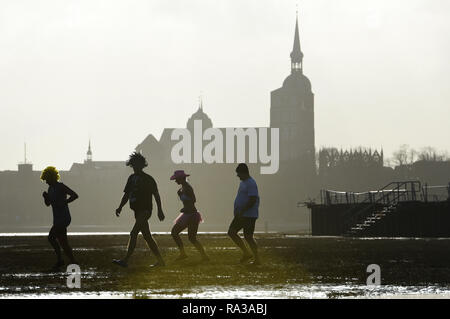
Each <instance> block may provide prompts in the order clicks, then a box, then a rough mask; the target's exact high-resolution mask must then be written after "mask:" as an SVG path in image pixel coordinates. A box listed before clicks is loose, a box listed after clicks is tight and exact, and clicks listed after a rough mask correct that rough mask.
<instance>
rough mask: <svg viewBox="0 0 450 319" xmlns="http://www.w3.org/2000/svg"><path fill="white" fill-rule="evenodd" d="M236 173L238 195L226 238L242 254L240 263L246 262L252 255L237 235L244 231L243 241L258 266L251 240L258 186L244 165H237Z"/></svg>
mask: <svg viewBox="0 0 450 319" xmlns="http://www.w3.org/2000/svg"><path fill="white" fill-rule="evenodd" d="M236 173H237V176H238V177H239V179H240V180H241V183H240V184H239V189H238V193H237V195H236V199H235V200H234V219H233V221H232V222H231V224H230V227H229V229H228V236H230V238H231V239H232V240H233V241H234V243H235V244H236V245H237V246H238V247H239V248H240V249H241V250H242V252H243V253H244V255H243V256H242V258H241V260H240V261H241V263H244V262H247V261H248V260H249V259H251V258H252V255H251V254H250V252H249V251H248V249H247V247H246V246H245V243H244V241H243V240H242V239H241V237H239V235H238V232H239V231H240V230H241V229H244V238H245V241H246V242H247V243H248V245H249V246H250V249H251V250H252V252H253V257H254V262H253V264H255V265H259V264H260V263H261V261H260V259H259V255H258V249H257V246H256V242H255V240H254V238H253V233H254V231H255V222H256V219H257V218H258V208H259V195H258V186H257V185H256V182H255V180H254V179H253V178H252V177H251V176H250V173H249V170H248V166H247V165H246V164H244V163H241V164H239V165H238V166H237V168H236Z"/></svg>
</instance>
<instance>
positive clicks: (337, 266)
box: [0, 234, 450, 298]
mask: <svg viewBox="0 0 450 319" xmlns="http://www.w3.org/2000/svg"><path fill="white" fill-rule="evenodd" d="M154 237H155V239H156V241H157V242H158V244H159V245H160V247H161V250H162V253H163V256H164V258H165V260H166V262H167V266H166V267H164V268H158V269H151V268H150V267H149V265H150V264H152V263H154V262H155V258H154V257H153V256H152V254H151V253H150V251H149V250H148V249H147V247H146V244H145V241H144V240H143V238H142V237H140V238H139V240H138V246H137V249H136V252H135V255H134V256H133V258H132V260H131V261H130V264H129V267H128V268H120V267H118V266H116V265H114V264H112V262H111V261H112V259H113V258H120V257H122V256H123V255H124V254H125V251H126V244H127V240H128V237H127V236H126V235H111V234H110V235H76V236H75V235H72V236H71V235H70V234H69V241H70V243H71V245H72V247H73V248H74V254H75V255H76V258H77V259H78V260H79V262H80V267H81V272H82V275H81V288H80V289H70V288H67V286H66V278H67V274H66V273H63V272H61V273H52V272H48V271H46V270H47V269H49V268H50V267H51V266H52V265H53V263H54V261H55V257H54V253H53V251H52V249H51V247H50V245H49V244H48V242H47V239H46V237H45V236H1V237H0V297H3V298H5V297H6V298H10V297H13V298H41V297H43V298H97V297H102V298H355V297H356V298H424V297H425V298H448V297H449V296H450V255H449V253H448V252H449V248H450V239H350V238H337V237H321V238H317V237H307V236H299V235H295V234H290V235H289V234H257V235H256V236H255V237H256V238H257V242H258V245H259V246H260V251H261V256H262V260H263V265H260V266H253V265H249V264H245V265H241V264H239V258H240V256H241V254H240V252H239V250H238V249H237V248H235V247H234V245H233V243H232V242H231V240H230V239H228V238H227V236H226V235H225V234H200V235H199V240H200V241H201V242H202V243H203V244H204V246H205V248H206V250H207V253H208V254H209V255H210V257H211V261H210V262H209V263H202V262H201V260H200V256H199V254H198V253H197V252H196V251H195V249H194V248H193V247H192V245H191V244H190V243H189V241H188V240H187V236H186V235H183V241H184V242H185V245H186V248H187V253H188V255H189V258H188V259H186V260H183V261H182V262H178V263H177V262H175V258H176V257H177V254H178V251H177V250H176V248H175V244H174V242H173V240H172V238H171V237H170V235H155V236H154ZM369 264H378V265H379V266H380V267H381V284H382V285H381V286H378V287H370V286H366V279H367V276H368V275H369V274H368V273H367V272H366V268H367V266H368V265H369Z"/></svg>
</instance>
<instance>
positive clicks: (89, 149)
mask: <svg viewBox="0 0 450 319" xmlns="http://www.w3.org/2000/svg"><path fill="white" fill-rule="evenodd" d="M86 162H92V150H91V140H90V139H89V147H88V151H87V152H86Z"/></svg>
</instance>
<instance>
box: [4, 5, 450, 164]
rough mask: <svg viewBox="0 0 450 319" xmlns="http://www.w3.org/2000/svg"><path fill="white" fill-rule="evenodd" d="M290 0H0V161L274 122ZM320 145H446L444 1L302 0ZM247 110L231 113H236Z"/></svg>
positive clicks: (79, 156)
mask: <svg viewBox="0 0 450 319" xmlns="http://www.w3.org/2000/svg"><path fill="white" fill-rule="evenodd" d="M295 4H296V1H295V0H289V1H288V0H284V1H280V0H263V1H261V0H258V1H257V0H244V1H243V0H214V1H212V0H190V1H185V0H176V1H175V0H160V1H143V0H139V1H138V0H127V1H113V0H105V1H98V0H76V1H69V0H65V1H61V0H55V1H49V0H41V1H34V0H3V1H1V2H0V112H1V113H0V116H1V118H0V124H1V125H0V141H1V142H0V147H1V150H2V156H1V157H0V170H6V169H16V165H17V162H18V161H21V160H22V158H23V143H24V141H26V142H27V146H28V157H29V159H30V160H31V161H32V162H33V163H34V164H35V168H36V169H42V168H43V167H45V166H46V165H49V164H53V165H56V166H57V167H58V168H60V169H68V168H69V167H70V165H71V163H72V162H74V161H82V160H83V159H84V157H85V153H86V150H87V144H88V139H89V137H91V139H92V146H93V153H94V160H124V159H126V158H127V156H128V154H129V153H130V152H131V151H132V150H133V148H134V147H135V146H136V145H137V144H138V143H140V142H141V141H142V140H143V139H144V138H145V136H146V135H147V134H149V133H152V134H154V135H155V136H156V137H157V138H159V136H160V134H161V132H162V129H163V128H164V127H185V124H186V121H187V119H188V117H189V116H190V115H191V114H192V113H193V112H194V111H195V110H196V109H197V105H198V96H199V95H200V93H203V100H204V110H205V112H206V113H207V114H208V115H209V116H210V117H211V119H212V120H213V123H214V126H218V127H224V126H227V127H228V126H268V125H269V107H270V91H271V90H273V89H276V88H278V87H279V86H281V84H282V82H283V80H284V78H285V77H286V76H287V75H288V74H289V72H290V64H289V63H290V61H289V53H290V51H291V48H292V42H293V35H294V24H295ZM299 14H300V16H299V23H300V41H301V45H302V50H303V52H304V54H305V58H304V70H305V71H304V72H305V74H306V75H307V76H308V77H309V78H310V80H311V82H312V87H313V92H314V93H315V123H316V147H321V146H337V147H351V146H360V145H363V146H373V147H380V146H383V148H384V150H385V153H387V155H390V153H391V152H392V151H393V150H395V149H397V148H398V146H399V145H400V144H409V145H411V146H412V147H415V148H420V147H423V146H428V145H431V146H435V147H436V148H438V149H441V150H450V139H449V136H450V125H449V119H450V107H449V101H450V81H449V80H450V66H449V58H448V57H449V56H450V37H449V34H450V19H449V18H450V2H449V1H447V0H432V1H429V0H376V1H375V0H339V1H337V0H308V1H306V0H305V1H300V2H299ZM238 112H239V113H240V114H241V116H240V117H237V116H236V115H235V114H236V113H238Z"/></svg>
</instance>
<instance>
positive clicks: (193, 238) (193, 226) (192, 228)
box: [188, 222, 209, 260]
mask: <svg viewBox="0 0 450 319" xmlns="http://www.w3.org/2000/svg"><path fill="white" fill-rule="evenodd" d="M197 231H198V223H196V222H193V223H190V224H189V226H188V237H189V241H190V242H191V243H192V244H193V245H194V246H195V248H197V250H198V251H199V252H200V255H202V259H203V260H209V258H208V256H207V255H206V253H205V249H204V248H203V246H202V244H200V242H199V241H198V240H197Z"/></svg>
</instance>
